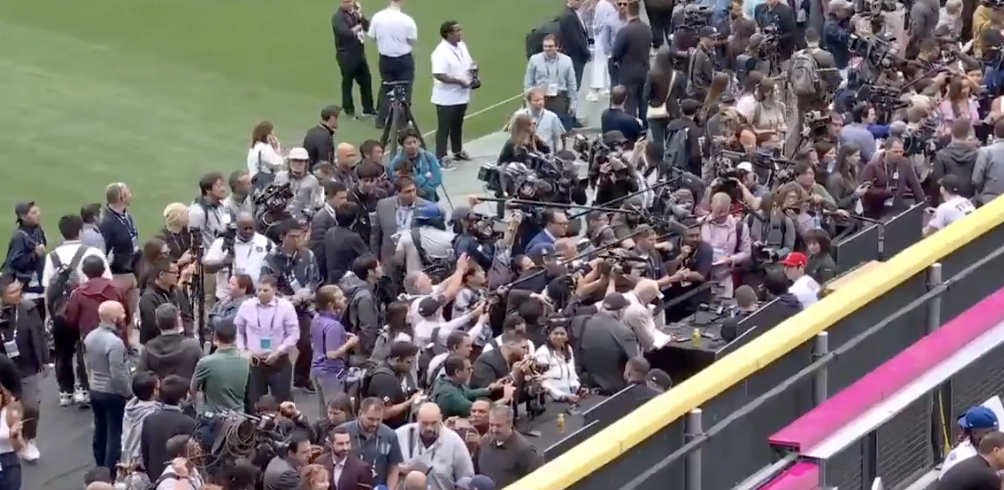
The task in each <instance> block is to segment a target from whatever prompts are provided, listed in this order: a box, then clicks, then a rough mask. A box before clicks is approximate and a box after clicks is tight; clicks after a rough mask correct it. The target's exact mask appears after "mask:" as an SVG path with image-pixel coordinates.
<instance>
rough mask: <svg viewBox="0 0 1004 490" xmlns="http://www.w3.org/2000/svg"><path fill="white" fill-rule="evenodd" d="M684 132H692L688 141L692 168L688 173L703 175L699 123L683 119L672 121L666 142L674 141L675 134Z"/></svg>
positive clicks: (688, 136)
mask: <svg viewBox="0 0 1004 490" xmlns="http://www.w3.org/2000/svg"><path fill="white" fill-rule="evenodd" d="M683 130H688V131H690V132H689V133H688V134H687V141H688V143H689V146H690V148H689V149H688V156H689V162H690V166H689V168H687V171H688V172H690V173H692V174H694V175H701V138H700V136H701V128H699V127H698V126H697V123H696V122H694V120H693V119H689V118H686V117H681V118H679V119H674V120H672V121H670V122H669V124H668V125H667V126H666V141H669V140H670V139H672V135H673V133H675V132H677V131H683Z"/></svg>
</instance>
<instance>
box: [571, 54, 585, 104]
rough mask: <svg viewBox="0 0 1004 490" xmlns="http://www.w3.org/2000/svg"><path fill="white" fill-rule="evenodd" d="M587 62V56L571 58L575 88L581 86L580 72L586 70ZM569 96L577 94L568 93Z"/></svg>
mask: <svg viewBox="0 0 1004 490" xmlns="http://www.w3.org/2000/svg"><path fill="white" fill-rule="evenodd" d="M588 62H589V58H586V59H584V60H577V59H575V58H572V70H573V71H575V86H576V87H577V88H582V74H583V73H584V72H585V71H586V63H588ZM569 95H570V96H571V97H578V96H579V94H569Z"/></svg>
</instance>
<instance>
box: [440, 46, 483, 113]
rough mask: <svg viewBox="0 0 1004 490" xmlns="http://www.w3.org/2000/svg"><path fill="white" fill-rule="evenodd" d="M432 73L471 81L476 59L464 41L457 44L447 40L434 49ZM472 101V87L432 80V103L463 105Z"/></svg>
mask: <svg viewBox="0 0 1004 490" xmlns="http://www.w3.org/2000/svg"><path fill="white" fill-rule="evenodd" d="M431 59H432V74H433V75H446V76H448V77H450V78H456V79H458V80H463V81H465V82H470V81H471V68H472V67H473V66H474V60H473V59H472V58H471V53H470V52H469V51H467V44H466V43H464V42H463V41H460V42H459V43H457V45H456V46H454V45H453V44H450V43H449V42H447V41H446V40H443V41H441V42H440V43H439V46H436V49H434V50H433V51H432V56H431ZM470 102H471V89H470V88H467V87H463V86H460V85H456V84H452V83H443V82H441V81H439V80H437V79H435V78H433V80H432V103H433V104H435V105H441V106H451V105H462V104H469V103H470Z"/></svg>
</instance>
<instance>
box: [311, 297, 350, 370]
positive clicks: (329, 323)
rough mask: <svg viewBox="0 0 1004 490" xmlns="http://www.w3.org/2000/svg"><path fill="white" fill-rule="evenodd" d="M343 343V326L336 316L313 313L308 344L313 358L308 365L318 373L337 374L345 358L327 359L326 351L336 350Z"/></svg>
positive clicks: (326, 313)
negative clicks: (311, 349)
mask: <svg viewBox="0 0 1004 490" xmlns="http://www.w3.org/2000/svg"><path fill="white" fill-rule="evenodd" d="M343 344H345V327H343V326H342V324H341V322H339V321H338V317H337V316H335V315H334V314H331V313H328V312H321V313H318V314H316V315H314V319H313V320H311V322H310V346H311V347H312V348H313V350H314V359H313V362H311V364H310V367H311V369H312V370H313V371H314V373H316V374H318V375H329V374H330V375H337V374H340V373H341V372H342V371H344V370H345V360H344V359H342V358H338V359H329V358H328V356H327V353H328V352H331V351H335V350H338V349H339V348H340V347H341V346H342V345H343Z"/></svg>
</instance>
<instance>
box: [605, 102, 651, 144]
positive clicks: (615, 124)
mask: <svg viewBox="0 0 1004 490" xmlns="http://www.w3.org/2000/svg"><path fill="white" fill-rule="evenodd" d="M600 128H601V132H603V133H604V134H605V133H606V132H607V131H620V132H621V134H623V135H624V137H625V138H627V139H628V141H630V142H631V144H632V145H633V144H634V142H636V141H638V137H639V136H641V135H643V134H645V128H644V127H642V125H641V123H640V122H638V118H636V117H634V116H632V115H631V114H628V113H627V112H624V109H621V108H615V107H611V108H609V109H607V110H605V111H603V115H602V116H600Z"/></svg>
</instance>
